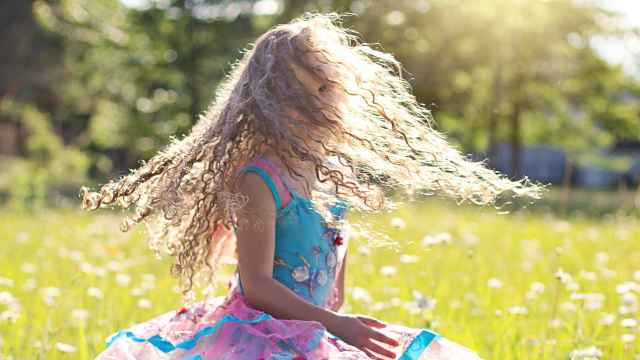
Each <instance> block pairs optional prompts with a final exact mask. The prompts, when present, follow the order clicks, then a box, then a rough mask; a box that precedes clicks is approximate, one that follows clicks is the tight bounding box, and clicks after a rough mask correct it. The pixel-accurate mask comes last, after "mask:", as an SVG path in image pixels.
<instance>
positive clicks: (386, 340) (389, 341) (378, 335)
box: [369, 329, 400, 346]
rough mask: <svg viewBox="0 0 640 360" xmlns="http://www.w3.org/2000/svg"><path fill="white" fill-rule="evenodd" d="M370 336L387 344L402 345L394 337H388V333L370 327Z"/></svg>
mask: <svg viewBox="0 0 640 360" xmlns="http://www.w3.org/2000/svg"><path fill="white" fill-rule="evenodd" d="M369 337H371V338H372V339H375V340H378V341H380V342H381V343H385V344H387V345H391V346H398V345H400V343H399V342H398V340H395V339H392V338H390V337H388V336H387V335H385V334H383V333H381V332H379V331H376V330H373V329H369Z"/></svg>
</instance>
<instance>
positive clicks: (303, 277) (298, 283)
mask: <svg viewBox="0 0 640 360" xmlns="http://www.w3.org/2000/svg"><path fill="white" fill-rule="evenodd" d="M263 160H264V159H263ZM262 164H264V163H262ZM266 164H268V166H270V167H266V166H264V165H263V166H261V165H260V163H258V164H254V165H250V166H247V167H245V168H244V169H243V170H244V171H248V172H255V173H256V174H258V175H260V176H261V177H262V179H263V180H264V181H265V183H266V184H267V186H268V187H269V189H270V190H271V192H272V195H273V198H274V201H275V204H276V209H277V210H276V226H275V252H274V261H273V278H274V279H276V280H278V281H279V282H281V283H282V284H283V285H285V286H286V287H288V288H289V289H291V290H292V291H293V292H294V293H296V294H297V295H299V296H301V297H302V298H304V299H306V300H307V301H309V302H311V303H313V304H315V305H318V306H323V307H325V306H328V304H329V303H330V297H331V295H332V291H333V285H334V282H335V280H336V278H337V275H338V271H339V263H340V262H341V260H342V259H341V254H343V253H344V252H342V251H338V247H340V246H346V245H344V244H342V241H341V238H340V232H339V229H337V228H332V227H329V226H327V225H326V224H325V223H324V222H323V219H322V217H321V215H320V214H319V213H318V211H317V210H316V209H315V208H314V205H313V203H312V202H311V201H310V200H309V199H307V198H305V197H303V196H301V195H300V194H298V193H297V192H296V191H294V190H292V189H291V188H290V187H289V186H286V185H284V184H286V182H284V181H281V179H282V178H280V179H276V177H278V176H279V171H277V169H275V168H274V166H273V164H271V163H270V162H268V163H266ZM278 185H280V186H278ZM279 187H280V191H279V189H278V188H279ZM283 191H287V192H288V193H287V194H283ZM285 195H289V196H285ZM283 199H290V200H289V201H288V203H285V202H284V201H283ZM346 209H347V206H346V204H345V203H344V202H343V201H341V200H338V201H337V202H336V203H335V205H334V206H333V207H332V208H331V214H332V215H333V216H334V218H335V219H342V218H344V215H345V212H346ZM241 284H242V283H241V282H240V285H241ZM241 289H242V288H241Z"/></svg>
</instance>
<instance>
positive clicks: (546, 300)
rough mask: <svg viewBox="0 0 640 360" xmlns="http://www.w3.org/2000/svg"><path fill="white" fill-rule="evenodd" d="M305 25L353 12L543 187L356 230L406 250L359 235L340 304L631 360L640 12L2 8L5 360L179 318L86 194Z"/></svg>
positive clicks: (516, 2) (358, 3)
mask: <svg viewBox="0 0 640 360" xmlns="http://www.w3.org/2000/svg"><path fill="white" fill-rule="evenodd" d="M305 11H322V12H329V11H336V12H342V13H344V12H348V13H351V14H352V15H351V16H348V17H346V18H345V25H346V26H348V27H350V28H352V29H354V30H356V31H358V32H359V33H360V34H361V38H362V40H363V41H364V42H366V43H369V44H375V45H374V46H376V47H377V48H378V49H382V50H384V51H387V52H390V53H392V54H393V55H394V56H395V57H396V58H397V59H398V60H400V61H401V62H402V63H403V64H404V70H405V71H404V76H405V78H406V79H407V81H409V83H410V84H411V85H412V87H413V89H414V93H415V95H416V96H417V98H418V99H419V100H420V101H421V102H422V103H424V104H426V105H427V106H428V107H429V108H430V109H431V110H432V112H433V115H434V118H435V126H436V127H437V128H438V129H439V130H440V131H442V132H443V133H445V134H446V135H447V136H448V138H449V139H450V141H451V142H452V143H454V144H455V145H456V146H457V147H458V148H459V149H460V150H461V151H462V152H464V153H465V154H468V155H469V156H470V157H472V158H474V159H476V160H486V161H487V164H488V165H489V166H491V167H493V168H495V169H497V170H499V171H501V172H503V173H504V174H506V175H507V176H509V177H511V178H514V179H519V178H522V177H523V176H527V177H529V178H530V179H532V180H535V181H539V182H542V183H548V184H552V185H551V187H550V191H549V192H548V193H545V196H544V198H543V199H541V200H539V201H536V202H535V203H534V204H532V205H530V206H528V207H527V208H526V209H524V208H523V209H519V210H522V211H504V209H499V210H496V209H495V208H492V207H488V208H486V209H483V208H479V207H474V206H456V204H455V203H451V202H445V201H442V202H441V201H440V199H436V198H431V199H428V201H422V202H418V203H416V204H412V205H407V206H406V207H403V208H400V209H398V210H397V211H394V212H393V213H384V214H382V213H381V214H376V215H371V217H366V218H364V219H363V218H362V216H363V215H361V214H352V215H350V216H352V218H351V219H352V220H353V221H361V220H364V221H366V222H367V223H373V225H374V228H375V230H381V231H386V232H387V233H388V234H390V235H391V236H392V237H393V238H394V239H397V240H398V246H395V247H389V248H375V247H371V246H369V243H368V242H367V240H370V239H367V238H364V239H362V238H361V239H354V240H355V241H350V245H349V248H350V250H349V251H350V255H349V257H350V260H349V261H350V265H349V267H348V269H351V270H349V271H348V276H347V284H348V291H347V299H346V303H345V305H344V307H343V309H342V310H343V311H345V312H356V313H367V314H369V315H371V316H375V317H379V318H380V319H382V320H383V321H389V322H394V323H402V324H405V325H407V326H414V327H428V328H431V329H435V330H436V331H438V332H441V333H442V334H444V335H445V336H447V337H449V338H451V339H453V340H454V341H458V342H460V343H463V344H465V345H467V346H469V347H471V348H473V349H475V350H476V351H478V353H479V354H480V355H481V356H482V357H484V358H486V359H600V358H606V359H640V341H638V338H640V325H639V322H640V301H639V300H638V299H639V298H640V267H639V266H638V265H639V264H640V241H638V240H639V239H640V223H639V222H638V217H639V215H640V2H639V1H637V0H393V1H391V0H378V1H372V0H370V1H365V0H353V1H348V0H315V1H311V0H260V1H249V0H246V1H213V0H3V1H1V2H0V29H1V31H0V44H1V45H2V47H1V48H0V245H2V246H0V359H3V360H4V359H25V358H29V359H57V358H73V359H89V358H93V357H94V356H95V355H96V354H97V353H98V352H100V351H101V350H102V349H104V347H105V346H106V345H105V339H106V338H107V336H108V335H110V334H112V333H114V332H115V331H116V330H118V329H122V328H125V327H127V326H130V325H132V324H134V323H136V322H139V321H144V320H147V319H149V318H150V317H152V316H156V315H158V314H161V313H164V312H166V311H173V310H174V309H179V308H180V306H181V303H180V297H179V294H178V289H177V287H176V284H177V283H176V281H175V279H173V278H171V277H170V276H169V273H168V269H169V264H170V260H171V259H166V258H164V259H162V260H161V261H157V260H156V259H155V258H154V256H153V255H152V254H151V253H150V252H149V250H148V249H147V246H146V243H145V235H144V233H143V232H142V231H141V230H140V229H138V230H136V231H131V232H128V233H122V232H120V231H119V230H118V228H119V223H120V221H121V216H120V215H121V214H116V213H113V212H108V211H100V212H95V213H90V214H87V213H84V212H81V211H80V210H79V207H80V201H79V198H78V193H79V188H80V187H81V186H82V185H87V186H90V187H94V188H95V187H96V186H98V185H99V184H103V183H105V182H106V181H108V180H109V179H111V178H114V177H118V176H121V175H125V174H127V173H128V171H129V169H130V168H135V167H137V166H138V165H139V163H140V161H142V160H145V159H148V158H150V157H151V156H152V155H153V154H154V153H155V152H156V151H158V150H159V149H161V148H162V147H163V145H165V144H167V143H168V141H169V139H170V137H171V136H180V135H181V134H184V133H186V132H187V131H188V130H189V129H190V127H191V126H192V125H193V124H194V122H195V119H197V117H198V115H199V114H200V113H201V112H202V111H203V110H205V109H206V107H207V105H208V104H209V102H210V101H211V99H212V97H213V94H214V91H215V89H216V86H217V85H218V83H219V82H220V80H221V79H222V78H223V77H224V76H225V74H226V73H227V72H228V71H229V70H230V67H231V65H230V64H231V63H232V62H233V61H235V60H236V59H239V58H240V56H241V51H242V49H243V48H245V47H246V46H247V45H248V44H249V43H251V42H252V41H254V40H255V39H256V38H257V37H258V36H259V35H260V34H262V33H263V32H264V31H266V30H267V29H268V28H270V27H271V26H273V25H275V24H278V23H282V22H287V21H289V20H290V19H292V18H294V17H296V16H298V15H301V14H302V13H304V12H305ZM515 205H518V204H517V203H515ZM226 279H227V278H225V277H221V278H220V279H218V278H216V280H220V281H222V282H224V281H225V280H226ZM224 290H226V287H222V288H221V291H220V294H221V295H223V294H224ZM168 292H169V295H170V296H169V295H168Z"/></svg>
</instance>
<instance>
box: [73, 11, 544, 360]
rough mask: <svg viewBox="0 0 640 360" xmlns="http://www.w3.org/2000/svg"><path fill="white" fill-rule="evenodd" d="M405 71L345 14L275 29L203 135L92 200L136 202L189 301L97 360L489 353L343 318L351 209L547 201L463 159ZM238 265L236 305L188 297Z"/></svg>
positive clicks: (241, 68)
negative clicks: (434, 124) (451, 200)
mask: <svg viewBox="0 0 640 360" xmlns="http://www.w3.org/2000/svg"><path fill="white" fill-rule="evenodd" d="M399 68H400V66H399V64H398V63H397V62H396V61H395V60H394V59H393V57H391V56H390V55H389V54H385V53H382V52H379V51H376V50H373V49H372V48H370V47H368V46H366V45H364V44H362V43H359V42H358V40H357V38H356V37H355V36H354V35H352V34H351V33H350V32H348V31H347V30H345V29H344V28H342V27H341V23H340V17H339V16H338V15H335V14H330V15H320V14H305V15H304V16H303V17H301V18H299V19H296V20H294V21H292V22H290V23H288V24H283V25H279V26H276V27H274V28H273V29H271V30H269V31H268V32H266V33H265V34H264V35H262V36H261V37H260V38H259V39H258V40H257V41H256V43H255V44H254V46H253V47H252V48H251V49H250V50H249V51H247V52H246V53H245V55H244V57H243V58H242V59H241V60H240V61H239V62H238V63H237V64H236V65H235V66H234V68H233V71H232V72H231V74H230V76H229V77H228V78H227V79H226V80H225V81H224V82H223V83H222V85H221V86H220V88H219V90H218V93H217V94H216V99H215V101H214V102H213V104H212V105H211V106H210V108H209V109H208V111H207V112H206V113H205V114H204V116H202V117H201V118H200V119H199V121H198V123H197V124H196V125H195V126H194V128H193V129H192V131H191V133H190V134H189V135H188V136H187V137H185V138H183V139H181V140H174V141H173V142H172V144H170V145H169V146H168V147H167V148H166V149H165V150H164V151H162V152H161V153H159V154H158V155H156V156H154V157H153V158H152V159H151V160H150V161H149V162H147V163H145V164H144V165H143V166H141V167H140V168H139V169H137V170H135V171H133V172H132V173H131V174H130V175H128V176H126V177H124V178H122V179H120V180H118V181H113V182H111V183H108V184H107V185H105V186H103V187H102V188H101V190H100V191H99V192H88V191H86V192H85V193H84V201H83V204H84V206H85V207H86V208H89V209H96V208H99V207H100V206H108V205H110V204H114V203H118V204H119V205H121V206H124V207H130V206H133V205H135V209H136V211H135V213H134V215H133V216H132V217H130V218H128V219H126V220H125V228H128V227H129V226H130V225H133V224H136V223H139V222H144V223H145V224H146V225H147V227H148V230H149V233H150V236H151V239H150V245H151V246H152V248H153V249H155V250H156V251H158V252H167V253H169V254H171V255H172V256H174V257H175V263H174V264H173V266H172V269H171V270H172V274H174V275H175V276H177V277H179V278H180V279H181V280H182V281H181V284H182V285H183V293H184V294H185V296H186V297H187V299H188V300H189V301H190V303H191V305H190V306H188V307H185V308H182V309H180V310H178V311H172V312H169V313H166V314H164V315H162V316H159V317H157V318H154V319H152V320H149V321H146V322H143V323H140V324H138V325H135V326H133V327H131V328H129V329H124V330H122V331H119V332H117V333H116V334H114V335H113V336H112V337H110V338H109V339H108V345H107V349H106V350H105V351H104V352H102V353H101V354H100V355H99V358H100V359H134V358H135V359H362V358H376V359H384V358H400V359H477V356H476V355H474V353H473V352H471V351H470V350H467V349H466V348H464V347H462V346H460V345H457V344H455V343H453V342H451V341H448V340H447V339H446V338H444V337H442V336H440V335H439V334H437V333H435V332H433V331H431V330H428V329H412V328H407V327H403V326H400V325H391V324H385V323H383V322H381V321H379V320H376V319H373V318H369V317H365V316H359V315H349V314H342V313H338V312H337V311H338V309H339V308H340V305H341V304H342V301H343V298H344V277H345V266H346V258H347V257H346V248H347V243H346V242H347V235H346V233H345V232H346V229H347V227H346V224H345V221H344V214H345V211H346V209H347V207H351V208H355V209H360V210H380V209H384V208H389V207H391V206H393V203H392V201H391V199H390V198H388V197H387V194H388V191H387V190H389V189H391V188H393V189H396V190H397V194H396V195H397V196H394V198H397V199H400V198H402V195H403V194H408V195H410V196H413V195H414V194H420V193H426V192H429V191H434V190H437V191H441V192H443V193H445V194H449V195H455V196H457V197H459V198H461V199H462V200H463V201H464V200H471V201H473V202H475V203H478V204H487V203H490V202H493V201H494V200H496V198H497V197H498V195H499V194H501V193H503V192H505V191H512V192H513V193H514V194H515V195H527V196H532V197H537V196H538V194H539V190H540V188H539V187H538V186H537V185H531V184H529V183H527V182H526V179H525V180H523V181H521V182H513V181H510V180H508V179H505V178H503V177H501V176H500V175H499V174H497V173H495V172H493V171H491V170H489V169H487V168H485V167H484V166H482V164H480V163H474V162H471V161H469V160H466V159H465V158H464V157H463V156H462V155H461V154H460V153H459V152H458V151H456V150H455V149H454V148H452V147H451V146H450V145H448V144H447V142H446V141H445V140H444V139H443V138H442V136H441V135H440V134H439V133H438V132H437V131H436V130H434V129H432V128H431V126H430V116H429V112H428V110H427V109H425V108H424V107H423V106H422V105H421V104H419V103H418V102H417V101H416V100H415V98H414V97H413V96H412V95H411V92H410V88H409V86H408V84H407V83H406V82H405V81H404V80H403V79H402V77H401V74H400V72H399ZM229 259H232V260H233V261H237V271H236V276H235V277H234V280H233V281H232V283H231V284H230V287H231V288H230V290H229V293H228V295H227V296H226V298H224V299H220V298H216V299H214V300H211V299H210V298H209V297H207V298H205V300H202V301H200V302H191V300H192V294H193V291H192V290H193V287H194V286H195V285H198V284H204V285H207V284H211V283H212V282H213V275H214V274H215V272H216V269H217V268H218V266H219V265H220V264H222V263H224V262H227V260H229Z"/></svg>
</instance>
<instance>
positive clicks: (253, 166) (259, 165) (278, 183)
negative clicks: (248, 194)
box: [239, 157, 291, 209]
mask: <svg viewBox="0 0 640 360" xmlns="http://www.w3.org/2000/svg"><path fill="white" fill-rule="evenodd" d="M247 173H253V174H254V175H253V176H250V177H249V178H252V180H246V178H247V176H243V175H244V174H247ZM239 177H240V178H241V180H240V181H241V183H242V181H249V183H247V184H245V186H248V187H250V188H251V189H246V190H247V191H256V190H257V189H256V188H260V189H261V190H260V191H262V192H263V193H264V192H265V190H268V192H270V193H271V195H270V197H271V198H273V202H274V204H275V208H276V209H282V208H285V207H286V206H287V205H288V204H289V202H290V201H291V193H290V192H289V190H288V189H287V188H286V186H285V184H284V182H283V180H282V177H281V175H280V172H279V171H278V169H277V168H275V167H274V165H273V164H272V163H271V162H269V161H268V160H267V159H266V158H263V157H259V158H256V159H253V160H251V161H249V162H248V163H247V164H245V165H244V166H243V167H242V168H241V169H240V170H239ZM242 178H245V179H244V180H242ZM265 185H266V189H265ZM241 191H242V190H241Z"/></svg>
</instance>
